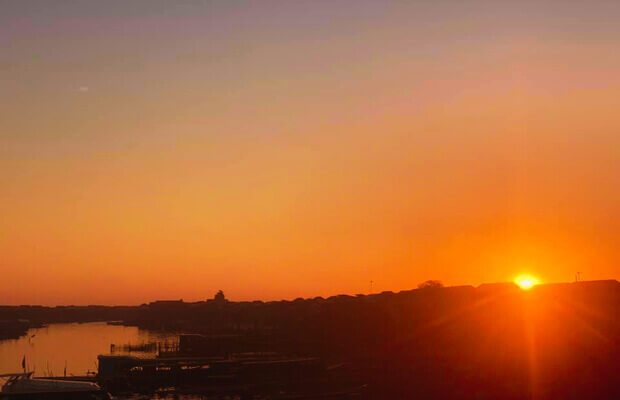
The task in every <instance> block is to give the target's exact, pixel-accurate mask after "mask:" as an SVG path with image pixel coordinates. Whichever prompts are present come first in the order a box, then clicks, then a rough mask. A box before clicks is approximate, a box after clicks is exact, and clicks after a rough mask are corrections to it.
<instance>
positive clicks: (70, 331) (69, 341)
mask: <svg viewBox="0 0 620 400" xmlns="http://www.w3.org/2000/svg"><path fill="white" fill-rule="evenodd" d="M175 338H176V335H173V334H165V333H156V332H151V331H145V330H141V329H138V328H136V327H128V326H119V325H108V324H106V323H105V322H93V323H84V324H77V323H72V324H51V325H48V326H45V327H43V328H36V329H30V330H29V331H28V333H27V335H26V336H23V337H21V338H19V339H16V340H4V341H0V373H10V372H20V371H21V370H22V367H21V362H22V358H23V357H24V356H25V357H26V363H27V368H28V369H29V370H34V371H35V375H39V376H45V375H63V374H64V370H65V367H66V371H67V375H85V374H86V373H87V372H89V371H90V372H94V371H96V370H97V355H99V354H107V353H109V352H110V344H113V343H115V344H128V343H133V344H138V343H148V342H152V341H173V340H175Z"/></svg>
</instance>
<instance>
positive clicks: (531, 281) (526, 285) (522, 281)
mask: <svg viewBox="0 0 620 400" xmlns="http://www.w3.org/2000/svg"><path fill="white" fill-rule="evenodd" d="M515 283H516V284H517V285H519V287H520V288H521V289H523V290H529V289H531V288H533V287H534V286H536V285H538V283H539V282H538V279H537V278H535V277H533V276H531V275H521V276H519V277H517V279H515Z"/></svg>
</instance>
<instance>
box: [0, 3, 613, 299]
mask: <svg viewBox="0 0 620 400" xmlns="http://www.w3.org/2000/svg"><path fill="white" fill-rule="evenodd" d="M618 21H620V2H619V1H617V0H610V1H593V2H585V1H571V0H563V1H559V0H558V1H510V2H508V1H497V0H494V1H491V0H488V1H445V0H444V1H442V0H437V1H427V2H413V1H411V2H406V1H367V0H349V1H345V0H342V1H339V0H331V1H319V0H311V1H286V0H282V1H270V0H263V1H247V2H241V1H231V0H222V1H176V2H171V1H163V0H135V1H49V0H46V1H4V2H1V3H0V94H1V99H2V100H1V101H2V104H1V107H0V304H46V305H55V304H140V303H143V302H148V301H153V300H155V299H179V298H183V299H185V300H187V301H195V300H203V299H205V298H207V297H212V296H213V294H214V293H215V292H216V291H217V290H218V289H223V290H224V292H225V293H226V295H227V297H228V298H230V299H233V300H253V299H263V300H272V299H281V298H287V299H293V298H296V297H314V296H329V295H333V294H338V293H349V294H355V293H367V292H368V291H369V290H370V281H371V280H372V281H373V288H372V289H373V291H383V290H392V291H398V290H403V289H411V288H414V287H416V286H417V284H418V283H420V282H421V281H424V280H427V279H438V280H441V281H443V282H444V284H446V285H462V284H472V285H478V284H480V283H484V282H496V281H507V280H512V279H514V278H515V277H516V276H518V275H521V274H531V275H533V276H535V277H537V278H538V279H539V280H540V281H541V282H554V281H572V280H573V279H574V276H575V273H576V272H577V271H581V273H582V277H583V278H584V279H609V278H612V279H618V278H620V251H619V249H618V238H619V237H620V164H619V162H620V51H619V49H620V23H618Z"/></svg>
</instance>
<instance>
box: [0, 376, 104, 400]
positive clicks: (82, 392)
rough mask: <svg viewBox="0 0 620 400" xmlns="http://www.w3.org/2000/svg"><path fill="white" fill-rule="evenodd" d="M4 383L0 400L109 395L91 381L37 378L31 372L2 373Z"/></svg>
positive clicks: (71, 399) (72, 399) (96, 398)
mask: <svg viewBox="0 0 620 400" xmlns="http://www.w3.org/2000/svg"><path fill="white" fill-rule="evenodd" d="M0 378H4V379H6V383H5V384H4V385H3V386H2V391H0V400H13V399H15V400H17V399H20V400H30V399H33V400H34V399H37V400H48V399H50V400H51V399H69V400H87V399H88V400H107V399H110V398H111V397H110V395H109V394H108V393H107V392H105V391H104V390H103V389H101V387H99V385H97V384H96V383H93V382H82V381H71V380H64V379H63V380H59V379H38V378H33V377H32V372H25V373H16V374H2V375H0Z"/></svg>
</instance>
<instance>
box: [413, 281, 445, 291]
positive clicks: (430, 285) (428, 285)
mask: <svg viewBox="0 0 620 400" xmlns="http://www.w3.org/2000/svg"><path fill="white" fill-rule="evenodd" d="M442 287H443V283H441V281H437V280H433V279H429V280H428V281H424V282H422V283H420V284H419V285H418V289H438V288H442Z"/></svg>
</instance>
